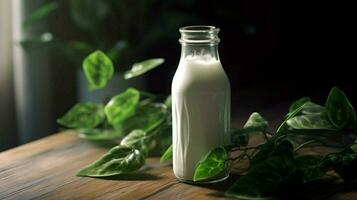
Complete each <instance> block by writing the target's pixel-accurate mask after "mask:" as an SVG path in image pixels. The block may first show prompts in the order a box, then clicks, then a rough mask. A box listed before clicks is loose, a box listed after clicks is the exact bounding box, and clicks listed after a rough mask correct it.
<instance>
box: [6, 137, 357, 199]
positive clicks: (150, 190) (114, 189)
mask: <svg viewBox="0 0 357 200" xmlns="http://www.w3.org/2000/svg"><path fill="white" fill-rule="evenodd" d="M107 150H108V147H104V146H99V145H97V144H94V143H91V142H88V141H85V140H82V139H79V138H78V137H77V136H76V134H75V133H74V132H71V131H69V132H63V133H58V134H55V135H52V136H49V137H46V138H43V139H41V140H38V141H35V142H32V143H29V144H25V145H22V146H20V147H17V148H14V149H11V150H8V151H5V152H2V153H0V199H16V200H18V199H56V200H61V199H86V200H88V199H126V200H130V199H229V198H226V197H223V195H222V194H223V191H224V190H225V189H227V187H228V186H229V185H231V184H232V183H233V181H234V180H235V179H236V178H237V177H235V176H234V175H233V176H231V177H230V178H228V179H227V180H226V181H224V182H221V183H217V184H213V185H189V184H185V183H180V182H178V181H177V180H176V179H175V177H174V175H173V172H172V166H170V165H166V166H161V165H159V161H158V160H159V158H149V159H148V160H147V166H146V169H144V170H142V171H141V172H140V173H137V174H133V175H130V176H129V175H126V176H123V177H116V178H112V179H98V178H87V177H77V176H75V174H76V173H77V172H78V170H79V169H81V168H83V167H84V166H86V165H87V164H89V163H91V162H93V161H95V160H96V159H97V158H99V157H100V156H101V155H102V154H103V153H105V152H106V151H107ZM356 170H357V169H356ZM327 187H328V188H329V189H328V190H322V189H321V187H319V185H317V186H315V187H314V188H319V189H318V190H320V191H322V192H320V193H323V195H320V196H319V198H320V197H321V198H320V199H341V200H342V199H357V191H356V190H355V188H353V187H352V188H351V187H349V188H347V189H346V188H345V187H342V186H341V184H339V185H328V186H327ZM342 188H343V189H342ZM314 191H315V189H314ZM309 199H318V198H317V196H316V195H311V197H310V198H309Z"/></svg>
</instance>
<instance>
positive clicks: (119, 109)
mask: <svg viewBox="0 0 357 200" xmlns="http://www.w3.org/2000/svg"><path fill="white" fill-rule="evenodd" d="M139 98H140V92H139V91H138V90H136V89H134V88H129V89H127V90H126V91H125V92H123V93H120V94H118V95H116V96H114V97H113V98H112V99H111V100H110V101H109V102H108V104H107V105H106V106H105V108H104V111H105V114H106V116H107V118H108V121H109V123H110V124H111V125H112V126H113V127H115V128H118V127H121V126H122V122H123V121H124V120H126V119H128V118H130V117H132V116H133V115H134V114H135V110H136V106H137V104H138V102H139Z"/></svg>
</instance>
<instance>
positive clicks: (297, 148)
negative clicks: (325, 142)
mask: <svg viewBox="0 0 357 200" xmlns="http://www.w3.org/2000/svg"><path fill="white" fill-rule="evenodd" d="M314 142H316V140H309V141H306V142H304V143H302V144H300V145H299V146H297V147H296V148H295V149H294V152H297V151H299V150H300V149H301V148H303V147H304V146H305V145H308V144H311V143H314Z"/></svg>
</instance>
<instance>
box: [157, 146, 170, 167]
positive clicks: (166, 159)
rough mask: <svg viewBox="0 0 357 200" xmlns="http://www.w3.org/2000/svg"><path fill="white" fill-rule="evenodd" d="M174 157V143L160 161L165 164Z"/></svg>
mask: <svg viewBox="0 0 357 200" xmlns="http://www.w3.org/2000/svg"><path fill="white" fill-rule="evenodd" d="M171 159H172V144H171V145H170V147H169V148H167V149H166V151H165V153H164V154H163V155H162V156H161V158H160V163H161V164H163V163H165V162H167V161H169V160H171Z"/></svg>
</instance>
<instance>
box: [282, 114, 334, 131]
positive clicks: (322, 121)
mask: <svg viewBox="0 0 357 200" xmlns="http://www.w3.org/2000/svg"><path fill="white" fill-rule="evenodd" d="M286 123H287V124H288V125H289V126H290V127H291V128H293V129H310V130H336V128H335V127H334V126H333V125H332V124H331V123H330V121H329V120H328V119H327V117H326V116H325V115H319V114H309V115H299V116H296V117H293V118H291V119H289V120H288V121H287V122H286Z"/></svg>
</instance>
